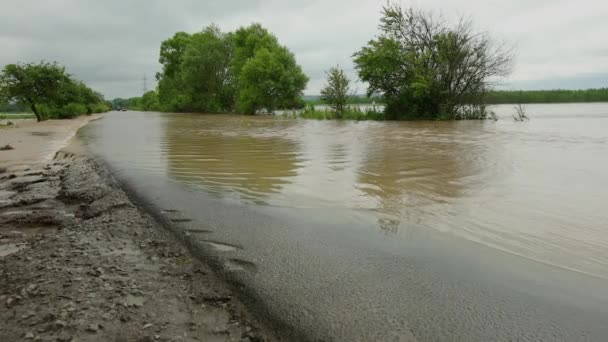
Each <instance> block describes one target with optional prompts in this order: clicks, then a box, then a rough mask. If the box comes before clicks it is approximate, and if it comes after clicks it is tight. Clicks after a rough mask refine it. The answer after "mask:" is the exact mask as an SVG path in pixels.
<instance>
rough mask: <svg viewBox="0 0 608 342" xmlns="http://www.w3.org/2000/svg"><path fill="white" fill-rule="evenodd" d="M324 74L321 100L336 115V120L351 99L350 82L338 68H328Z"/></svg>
mask: <svg viewBox="0 0 608 342" xmlns="http://www.w3.org/2000/svg"><path fill="white" fill-rule="evenodd" d="M326 73H327V84H326V85H325V87H323V89H322V90H321V100H322V101H323V102H324V103H326V104H327V105H329V106H330V108H331V109H332V110H333V111H334V112H335V113H336V118H341V117H342V115H343V114H344V109H345V106H346V103H347V102H348V99H349V98H351V97H352V94H351V91H350V80H349V79H348V78H347V77H346V75H345V74H344V70H342V69H341V68H340V67H338V66H335V67H332V68H330V69H329V70H328V71H327V72H326Z"/></svg>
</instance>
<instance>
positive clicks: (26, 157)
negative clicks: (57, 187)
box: [0, 114, 103, 170]
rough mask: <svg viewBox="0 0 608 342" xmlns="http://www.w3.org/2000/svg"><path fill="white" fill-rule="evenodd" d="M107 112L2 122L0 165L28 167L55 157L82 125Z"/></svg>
mask: <svg viewBox="0 0 608 342" xmlns="http://www.w3.org/2000/svg"><path fill="white" fill-rule="evenodd" d="M102 116H103V114H95V115H89V116H80V117H77V118H74V119H70V120H48V121H43V122H36V121H34V120H14V121H12V123H13V124H12V125H10V126H2V125H0V147H2V146H11V147H12V149H10V150H5V151H0V167H3V168H8V169H9V170H10V169H24V168H31V167H36V166H38V165H39V164H41V163H48V162H50V161H51V159H52V158H53V156H54V155H55V153H56V152H57V151H58V150H60V149H61V148H63V147H65V146H66V145H67V144H68V142H69V141H70V140H71V139H72V137H74V135H75V134H76V132H77V131H78V129H80V128H81V127H83V126H85V125H86V124H88V123H89V122H90V121H92V120H96V119H99V118H100V117H102Z"/></svg>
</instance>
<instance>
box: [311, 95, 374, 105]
mask: <svg viewBox="0 0 608 342" xmlns="http://www.w3.org/2000/svg"><path fill="white" fill-rule="evenodd" d="M321 97H322V96H317V95H305V96H303V97H302V101H304V103H305V104H307V105H308V104H311V105H322V104H325V102H323V100H322V99H321ZM383 101H384V99H383V98H382V97H380V96H366V95H352V96H349V97H348V99H347V100H346V104H349V105H355V104H358V105H362V104H372V103H375V104H384V102H383Z"/></svg>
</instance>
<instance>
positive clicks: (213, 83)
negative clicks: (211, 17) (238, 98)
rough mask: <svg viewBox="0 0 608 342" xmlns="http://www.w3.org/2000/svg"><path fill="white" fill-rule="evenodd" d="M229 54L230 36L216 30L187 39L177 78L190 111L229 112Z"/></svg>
mask: <svg viewBox="0 0 608 342" xmlns="http://www.w3.org/2000/svg"><path fill="white" fill-rule="evenodd" d="M232 52H233V44H232V35H231V34H225V33H222V32H221V31H220V29H219V28H218V27H217V26H214V25H212V26H209V27H207V28H205V29H204V30H203V31H202V32H199V33H195V34H193V35H192V36H191V37H190V41H189V43H188V45H187V46H186V50H185V51H184V56H183V61H182V75H181V78H182V79H183V81H184V88H183V90H184V91H185V92H187V93H188V94H189V95H190V101H191V107H192V109H194V110H197V111H204V112H215V113H217V112H223V111H229V110H231V109H232V107H233V104H234V96H235V84H234V77H233V74H232V71H231V69H230V62H231V60H232Z"/></svg>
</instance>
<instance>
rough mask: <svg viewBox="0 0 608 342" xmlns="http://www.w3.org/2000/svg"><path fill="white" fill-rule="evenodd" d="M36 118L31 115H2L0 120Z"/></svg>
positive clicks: (0, 114)
mask: <svg viewBox="0 0 608 342" xmlns="http://www.w3.org/2000/svg"><path fill="white" fill-rule="evenodd" d="M35 118H36V116H35V115H34V114H30V113H0V120H23V119H35Z"/></svg>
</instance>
